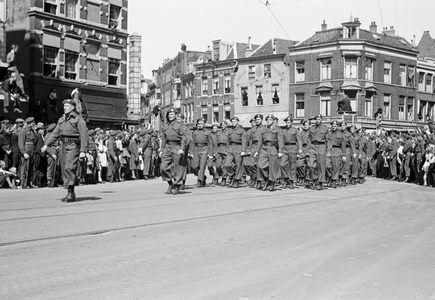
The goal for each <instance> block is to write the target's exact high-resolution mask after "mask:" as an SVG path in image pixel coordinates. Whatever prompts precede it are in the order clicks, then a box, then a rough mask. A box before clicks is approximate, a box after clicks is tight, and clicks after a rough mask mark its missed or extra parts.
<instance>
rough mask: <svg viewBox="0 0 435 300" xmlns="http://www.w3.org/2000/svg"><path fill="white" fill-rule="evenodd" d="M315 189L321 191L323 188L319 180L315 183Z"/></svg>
mask: <svg viewBox="0 0 435 300" xmlns="http://www.w3.org/2000/svg"><path fill="white" fill-rule="evenodd" d="M317 190H318V191H322V190H323V184H322V183H321V182H319V183H318V184H317Z"/></svg>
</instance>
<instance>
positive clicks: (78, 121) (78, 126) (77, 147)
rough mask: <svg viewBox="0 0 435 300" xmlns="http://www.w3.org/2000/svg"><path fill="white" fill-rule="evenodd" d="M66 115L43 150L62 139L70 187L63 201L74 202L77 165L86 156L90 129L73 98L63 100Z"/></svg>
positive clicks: (68, 185) (66, 178) (67, 179)
mask: <svg viewBox="0 0 435 300" xmlns="http://www.w3.org/2000/svg"><path fill="white" fill-rule="evenodd" d="M63 110H64V115H63V116H62V117H61V118H60V119H59V121H58V122H57V125H56V128H55V129H54V131H53V133H52V134H51V135H50V137H49V138H48V139H47V140H45V145H44V147H42V149H41V151H42V152H45V150H46V149H47V148H48V147H49V146H51V145H52V144H53V143H54V142H55V141H56V140H58V139H60V140H62V144H61V147H60V152H59V153H60V156H62V157H63V158H64V159H63V161H64V163H65V165H64V167H63V172H64V174H63V178H64V179H65V180H66V182H64V185H66V186H67V188H68V193H67V195H66V197H65V198H62V199H61V201H63V202H74V201H75V200H76V195H75V191H74V187H75V185H76V179H77V167H78V164H79V159H84V158H85V157H86V151H87V149H88V131H87V129H86V122H85V120H84V119H83V117H82V116H81V115H80V114H79V113H78V112H77V111H76V110H75V102H74V101H73V100H72V99H67V100H64V101H63Z"/></svg>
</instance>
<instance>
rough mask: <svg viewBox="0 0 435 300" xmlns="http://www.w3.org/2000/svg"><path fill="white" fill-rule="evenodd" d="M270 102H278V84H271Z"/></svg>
mask: <svg viewBox="0 0 435 300" xmlns="http://www.w3.org/2000/svg"><path fill="white" fill-rule="evenodd" d="M271 93H272V104H279V84H272V90H271Z"/></svg>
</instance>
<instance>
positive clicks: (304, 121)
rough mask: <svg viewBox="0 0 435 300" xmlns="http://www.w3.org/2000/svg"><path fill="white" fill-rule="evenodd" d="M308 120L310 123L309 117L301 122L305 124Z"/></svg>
mask: <svg viewBox="0 0 435 300" xmlns="http://www.w3.org/2000/svg"><path fill="white" fill-rule="evenodd" d="M307 122H308V123H309V122H310V120H308V119H303V120H301V124H302V125H304V124H305V123H307Z"/></svg>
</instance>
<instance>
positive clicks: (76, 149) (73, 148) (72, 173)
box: [59, 143, 80, 186]
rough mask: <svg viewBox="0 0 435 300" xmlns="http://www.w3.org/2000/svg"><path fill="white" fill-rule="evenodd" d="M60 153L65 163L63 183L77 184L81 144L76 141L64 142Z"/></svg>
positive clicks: (67, 184) (68, 184)
mask: <svg viewBox="0 0 435 300" xmlns="http://www.w3.org/2000/svg"><path fill="white" fill-rule="evenodd" d="M59 155H60V160H61V161H62V162H63V164H64V166H63V168H62V172H63V174H62V177H63V179H64V183H63V184H64V185H66V186H75V185H76V180H77V171H78V166H79V155H80V145H78V144H76V143H62V144H60V151H59Z"/></svg>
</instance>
